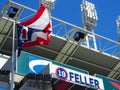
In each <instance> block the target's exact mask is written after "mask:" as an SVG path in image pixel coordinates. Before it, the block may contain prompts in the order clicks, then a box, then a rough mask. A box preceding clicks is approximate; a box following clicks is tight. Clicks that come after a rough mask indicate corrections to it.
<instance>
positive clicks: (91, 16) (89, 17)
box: [81, 0, 98, 30]
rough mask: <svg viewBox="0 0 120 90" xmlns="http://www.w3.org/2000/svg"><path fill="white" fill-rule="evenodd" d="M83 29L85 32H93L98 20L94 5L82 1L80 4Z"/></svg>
mask: <svg viewBox="0 0 120 90" xmlns="http://www.w3.org/2000/svg"><path fill="white" fill-rule="evenodd" d="M81 11H82V19H83V27H84V28H85V29H87V30H93V28H95V27H96V21H97V20H98V17H97V12H96V9H95V5H94V4H92V3H91V2H88V1H85V0H83V2H82V4H81Z"/></svg>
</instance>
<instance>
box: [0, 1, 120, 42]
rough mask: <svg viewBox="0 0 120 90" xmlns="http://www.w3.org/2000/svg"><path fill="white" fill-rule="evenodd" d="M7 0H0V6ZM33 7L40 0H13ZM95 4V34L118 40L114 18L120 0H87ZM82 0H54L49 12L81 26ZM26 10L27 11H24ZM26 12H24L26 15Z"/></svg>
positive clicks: (37, 5)
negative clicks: (96, 19)
mask: <svg viewBox="0 0 120 90" xmlns="http://www.w3.org/2000/svg"><path fill="white" fill-rule="evenodd" d="M6 1H8V0H0V8H1V6H3V4H4V3H5V2H6ZM13 1H16V2H19V3H21V4H23V5H26V6H28V7H31V8H33V9H36V10H37V9H38V8H39V2H40V0H13ZM87 1H89V2H91V3H93V4H95V7H96V11H97V15H98V21H97V27H96V28H95V29H94V31H95V33H96V34H99V35H101V36H104V37H107V38H110V39H112V40H115V41H117V40H118V34H117V27H116V19H117V17H118V16H119V15H120V0H114V1H113V0H87ZM81 2H82V0H56V1H55V3H54V6H55V8H54V10H53V11H52V12H51V15H52V16H53V17H56V18H59V19H61V20H63V21H66V22H69V23H71V24H74V25H76V26H79V27H82V16H81V10H80V4H81ZM26 12H27V11H26ZM27 14H28V13H26V15H27Z"/></svg>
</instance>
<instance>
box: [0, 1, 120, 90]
mask: <svg viewBox="0 0 120 90" xmlns="http://www.w3.org/2000/svg"><path fill="white" fill-rule="evenodd" d="M41 2H42V3H44V4H45V5H46V7H47V8H48V9H49V11H51V10H52V9H54V2H52V1H51V0H43V1H41ZM80 8H81V12H82V20H83V22H82V23H83V27H79V26H76V25H73V24H71V23H69V22H66V21H63V20H60V19H58V18H55V17H52V16H51V19H52V23H53V25H52V29H53V32H52V34H51V40H50V44H49V45H37V46H34V47H27V48H25V49H23V51H22V52H21V55H20V56H19V57H17V56H16V52H17V51H16V48H17V35H16V32H15V30H16V28H15V24H16V22H19V20H20V19H19V18H20V16H21V15H22V13H25V11H26V10H29V11H31V12H33V13H36V12H37V10H35V9H32V8H31V7H27V6H25V5H22V4H20V3H17V2H14V1H12V0H9V1H8V2H7V3H6V4H4V6H3V7H2V8H0V64H1V65H0V68H1V69H0V90H120V42H119V41H118V42H117V41H114V40H111V39H109V38H106V37H103V36H101V35H98V34H96V33H94V28H95V27H96V26H97V13H96V10H95V6H94V4H92V3H91V2H88V1H86V0H83V1H82V2H81V5H80ZM29 17H31V16H26V17H24V18H22V19H26V18H29ZM116 22H117V27H118V34H119V32H120V22H119V17H118V19H117V20H116Z"/></svg>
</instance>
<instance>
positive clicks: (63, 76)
mask: <svg viewBox="0 0 120 90" xmlns="http://www.w3.org/2000/svg"><path fill="white" fill-rule="evenodd" d="M56 75H57V77H58V78H59V79H62V80H67V78H68V74H67V71H66V70H65V69H64V68H60V67H59V68H57V69H56Z"/></svg>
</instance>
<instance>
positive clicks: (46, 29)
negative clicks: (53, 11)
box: [17, 4, 52, 56]
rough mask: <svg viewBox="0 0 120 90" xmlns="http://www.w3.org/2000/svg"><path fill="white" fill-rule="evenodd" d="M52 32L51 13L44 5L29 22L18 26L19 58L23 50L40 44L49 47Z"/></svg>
mask: <svg viewBox="0 0 120 90" xmlns="http://www.w3.org/2000/svg"><path fill="white" fill-rule="evenodd" d="M51 32H52V26H51V19H50V16H49V11H48V9H47V8H46V7H45V5H44V4H41V5H40V9H39V10H38V11H37V13H36V14H35V15H34V16H33V17H32V18H31V19H29V20H27V21H25V22H21V23H19V24H17V34H18V56H19V55H20V52H21V50H22V49H23V48H25V47H29V46H36V45H38V44H42V45H48V44H49V43H50V34H51Z"/></svg>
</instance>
